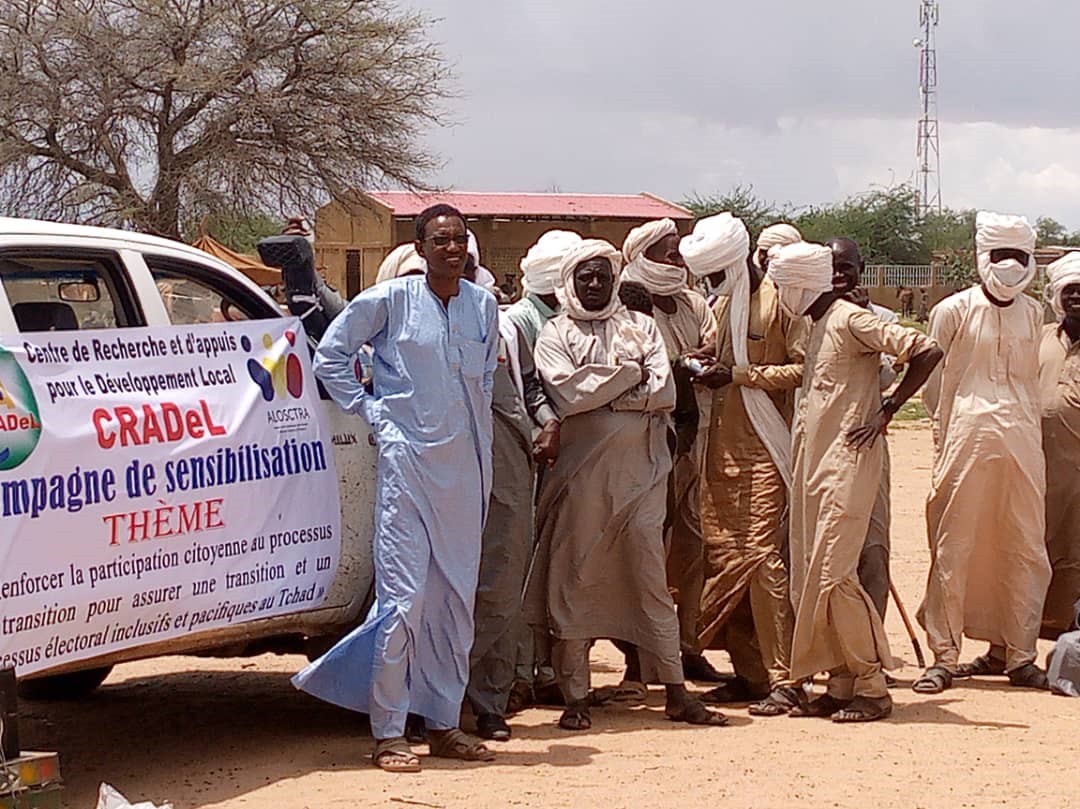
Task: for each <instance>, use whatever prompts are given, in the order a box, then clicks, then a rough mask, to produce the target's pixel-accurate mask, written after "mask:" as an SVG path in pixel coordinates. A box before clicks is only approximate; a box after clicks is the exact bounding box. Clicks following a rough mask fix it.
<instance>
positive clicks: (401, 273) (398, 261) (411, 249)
mask: <svg viewBox="0 0 1080 809" xmlns="http://www.w3.org/2000/svg"><path fill="white" fill-rule="evenodd" d="M426 270H427V264H426V263H425V262H424V259H423V258H421V257H420V254H419V253H417V252H416V244H415V243H414V242H408V243H406V244H399V245H398V246H397V247H395V248H394V249H393V250H391V251H390V252H389V254H387V256H386V258H384V259H383V260H382V264H380V265H379V272H378V274H377V275H376V276H375V283H376V284H381V283H383V282H384V281H389V280H390V279H391V278H404V277H405V276H406V275H423V274H424V272H425V271H426Z"/></svg>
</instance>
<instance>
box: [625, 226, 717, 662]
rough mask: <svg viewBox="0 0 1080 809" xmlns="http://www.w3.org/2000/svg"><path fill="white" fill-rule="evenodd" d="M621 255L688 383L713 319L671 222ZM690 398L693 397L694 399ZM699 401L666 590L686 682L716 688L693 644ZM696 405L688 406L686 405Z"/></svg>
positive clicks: (683, 450)
mask: <svg viewBox="0 0 1080 809" xmlns="http://www.w3.org/2000/svg"><path fill="white" fill-rule="evenodd" d="M622 252H623V258H624V259H625V260H626V265H625V266H624V268H623V272H622V280H624V281H633V282H636V283H639V284H641V285H642V286H643V287H645V289H646V290H647V291H648V293H649V294H650V295H651V296H652V302H653V310H652V316H653V319H654V320H655V321H656V325H657V326H658V327H659V328H660V334H661V335H662V336H663V338H664V345H665V346H667V354H668V359H669V360H670V361H671V364H672V368H673V372H674V373H675V374H676V375H681V376H680V378H678V379H677V380H676V382H677V384H678V383H680V382H681V381H683V380H687V379H688V377H689V371H687V369H686V367H685V365H684V364H683V362H682V358H683V357H685V356H686V355H688V354H692V353H699V352H701V351H703V350H708V351H709V352H711V351H712V348H713V344H714V343H715V342H716V320H715V318H714V317H713V315H712V312H710V311H709V305H708V304H707V303H706V302H705V298H704V297H703V296H702V295H701V293H699V292H697V291H696V290H693V289H690V287H689V286H688V285H687V281H686V264H685V262H684V261H683V259H682V256H681V255H680V254H679V231H678V229H677V228H676V226H675V222H674V221H672V220H671V219H660V220H657V221H654V222H646V223H645V224H644V225H641V226H640V227H636V228H634V229H633V230H631V231H630V233H629V234H627V237H626V240H625V241H624V242H623V249H622ZM687 388H688V389H689V388H690V386H689V385H687ZM694 398H695V397H694V396H693V395H691V396H690V399H691V400H693V399H694ZM696 398H698V399H699V401H698V402H697V407H696V410H697V418H696V419H695V418H694V417H693V414H692V413H691V417H690V418H689V419H688V424H689V429H680V430H679V431H678V442H677V445H676V449H675V462H674V464H675V465H674V469H673V471H672V477H671V481H670V487H671V500H670V502H671V511H670V513H669V514H668V524H669V525H670V529H669V532H668V540H667V547H668V586H669V587H670V588H671V589H672V590H673V591H674V592H675V593H676V594H677V595H676V602H677V604H678V611H679V636H680V643H681V646H682V655H683V667H684V670H685V673H686V676H687V678H689V679H692V680H701V681H705V682H719V680H720V675H719V673H718V672H717V671H716V670H715V669H714V668H713V667H712V666H711V665H710V664H709V662H708V660H706V659H705V657H704V656H703V655H702V654H701V648H700V646H699V644H698V639H697V621H698V612H699V605H700V602H701V587H702V584H703V572H702V552H703V548H702V544H701V511H700V491H699V490H700V485H701V484H700V480H701V476H700V470H701V459H702V451H703V447H704V445H705V431H706V429H707V427H708V407H709V399H710V397H709V396H708V395H707V394H706V393H705V392H702V393H701V395H700V396H699V397H696ZM693 404H694V402H693V401H691V402H690V405H691V406H692V405H693ZM680 405H681V403H680ZM693 409H694V408H693V407H691V410H693ZM628 679H629V678H628Z"/></svg>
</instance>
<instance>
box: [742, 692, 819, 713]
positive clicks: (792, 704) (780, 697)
mask: <svg viewBox="0 0 1080 809" xmlns="http://www.w3.org/2000/svg"><path fill="white" fill-rule="evenodd" d="M804 702H805V700H804V699H803V696H802V689H801V688H796V687H795V686H791V685H784V686H781V687H780V688H774V689H773V690H772V693H770V694H769V696H767V697H765V699H763V700H762V701H761V702H755V703H754V704H753V705H751V706H750V707H749V708H748V709H747V711H748V713H749V714H750V715H751V716H783V715H784V714H786V713H790V712H791V711H793V710H795V709H796V708H798V707H799V706H800V705H802V704H803V703H804Z"/></svg>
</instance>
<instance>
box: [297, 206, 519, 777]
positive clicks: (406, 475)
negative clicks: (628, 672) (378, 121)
mask: <svg viewBox="0 0 1080 809" xmlns="http://www.w3.org/2000/svg"><path fill="white" fill-rule="evenodd" d="M467 247H468V231H467V230H466V227H465V220H464V217H462V215H461V213H460V212H458V211H457V210H455V209H454V208H451V207H450V206H448V205H436V206H434V207H432V208H428V209H427V210H426V211H424V212H423V213H421V214H420V216H419V217H418V218H417V220H416V250H417V252H418V253H419V254H420V255H421V256H422V257H423V258H424V259H425V260H426V261H427V266H428V271H427V274H426V275H412V276H406V277H402V278H396V279H394V280H391V281H387V282H385V283H382V284H377V285H375V286H374V287H372V288H370V289H367V290H365V291H364V292H362V293H360V294H359V295H357V296H356V298H354V299H353V300H352V302H351V303H349V305H348V307H347V308H346V309H345V311H344V312H342V313H341V315H339V316H338V317H337V318H336V319H335V320H334V321H333V323H331V325H330V327H329V329H328V330H327V332H326V335H325V336H324V337H323V340H322V342H321V343H320V344H319V348H318V351H317V352H316V355H315V363H314V367H315V374H316V376H318V378H319V379H320V380H321V381H322V383H323V385H325V387H326V389H327V391H328V392H329V393H330V395H331V396H332V397H333V398H334V400H335V401H336V402H337V403H338V404H339V405H341V407H342V408H344V409H345V410H347V411H348V412H350V413H357V414H362V415H363V416H364V418H365V419H366V420H367V422H368V424H369V425H370V426H371V431H372V434H373V435H374V437H375V441H376V442H377V444H378V447H379V462H378V484H377V485H378V492H377V496H376V507H375V509H376V516H375V548H374V553H375V592H376V600H375V604H374V606H373V607H372V608H371V613H370V614H369V615H368V618H367V620H366V621H365V622H364V624H363V626H361V627H360V628H358V629H356V630H355V631H353V632H352V633H351V634H349V635H348V636H347V637H346V638H345V639H343V640H342V641H341V642H339V643H338V644H337V645H336V646H335V647H334V648H333V649H331V650H330V651H329V652H327V653H326V655H324V656H323V657H322V658H321V659H319V660H317V661H315V662H314V663H312V664H311V665H310V666H309V667H308V668H307V669H305V670H304V671H302V672H301V673H300V674H298V675H297V677H296V679H295V683H296V685H297V687H299V688H302V689H303V690H305V691H307V692H309V693H311V694H313V695H315V696H317V697H319V698H321V699H325V700H327V701H329V702H333V703H335V704H337V705H342V706H344V707H347V708H351V709H353V710H357V711H362V712H364V713H368V714H369V715H370V716H371V729H372V733H373V735H374V736H375V739H376V747H375V752H374V754H373V755H372V760H373V762H374V763H375V765H376V766H378V767H381V768H382V769H384V770H387V771H390V772H416V771H418V770H419V769H420V760H419V759H418V758H417V757H416V755H415V754H414V753H413V752H412V750H411V749H410V748H409V745H408V742H407V741H406V740H405V737H404V734H405V719H406V715H407V714H408V713H414V714H417V715H419V716H422V717H423V718H424V720H425V723H426V725H427V735H428V739H429V741H430V744H431V754H432V755H434V756H444V757H448V758H458V759H465V760H469V761H490V760H491V759H492V758H493V757H494V754H493V753H492V752H491V751H490V750H489V749H488V748H487V747H485V746H484V745H483V743H482V742H481V741H480V740H479V739H476V738H475V737H471V736H467V735H466V734H464V733H463V732H462V731H461V730H460V729H459V728H458V720H459V716H460V710H461V703H462V699H463V697H464V696H465V686H466V681H467V678H468V676H469V649H470V647H471V646H472V643H473V602H474V599H475V597H476V587H477V576H478V572H479V566H480V537H481V529H482V526H483V523H484V516H485V511H486V509H487V504H488V495H489V492H490V490H491V440H492V438H491V436H492V410H491V405H492V379H493V374H494V371H495V365H496V360H497V353H496V341H497V338H498V322H497V317H498V305H497V304H496V302H495V298H494V297H492V296H491V295H490V294H488V293H487V292H486V291H484V290H483V289H481V288H480V287H478V286H476V285H474V284H471V283H469V282H468V281H466V280H464V279H463V278H462V273H463V271H464V269H465V262H466V256H467ZM365 344H369V345H370V346H371V348H372V350H373V361H374V368H375V371H374V394H373V395H371V394H368V393H366V391H365V390H364V387H363V385H362V384H361V383H360V381H359V380H358V379H357V375H356V372H355V371H354V361H355V357H356V355H357V352H358V351H359V350H360V348H361V346H363V345H365Z"/></svg>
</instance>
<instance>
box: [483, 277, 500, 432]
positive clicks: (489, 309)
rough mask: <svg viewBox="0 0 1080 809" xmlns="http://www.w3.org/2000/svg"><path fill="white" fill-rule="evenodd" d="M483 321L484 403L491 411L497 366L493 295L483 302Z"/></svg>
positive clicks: (497, 334)
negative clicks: (485, 349) (485, 348)
mask: <svg viewBox="0 0 1080 809" xmlns="http://www.w3.org/2000/svg"><path fill="white" fill-rule="evenodd" d="M484 320H485V326H486V328H487V331H486V338H485V340H484V343H485V345H486V346H487V356H486V357H485V361H484V383H483V384H484V401H485V402H486V403H487V410H489V411H490V410H491V401H492V391H493V390H494V386H495V368H496V366H498V364H499V304H498V302H497V301H496V300H495V297H494V296H493V295H488V296H486V298H485V300H484Z"/></svg>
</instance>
